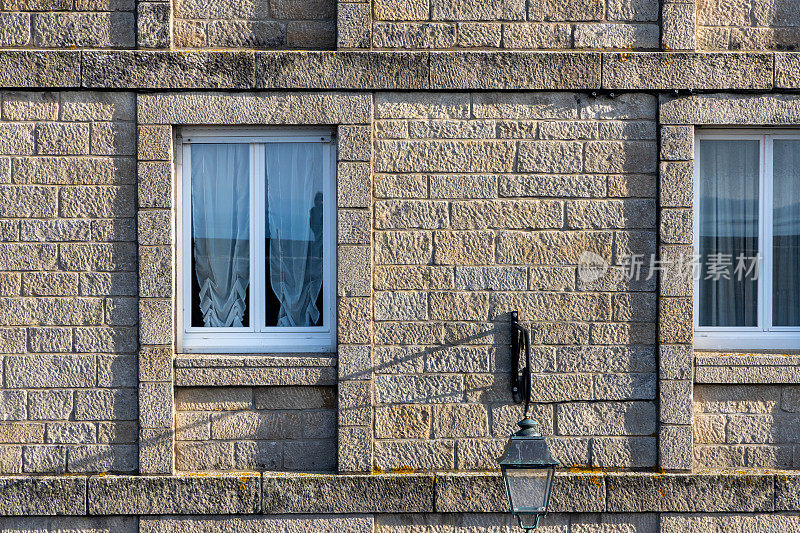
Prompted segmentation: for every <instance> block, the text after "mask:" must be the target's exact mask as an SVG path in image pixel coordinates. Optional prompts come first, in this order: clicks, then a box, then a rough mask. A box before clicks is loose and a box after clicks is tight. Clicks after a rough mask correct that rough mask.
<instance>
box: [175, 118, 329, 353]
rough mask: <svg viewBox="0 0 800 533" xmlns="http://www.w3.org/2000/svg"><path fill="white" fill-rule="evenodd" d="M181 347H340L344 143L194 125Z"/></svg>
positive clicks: (186, 145) (186, 148) (183, 246)
mask: <svg viewBox="0 0 800 533" xmlns="http://www.w3.org/2000/svg"><path fill="white" fill-rule="evenodd" d="M180 147H181V149H182V154H181V156H180V157H179V158H178V159H179V160H180V161H181V162H182V168H181V169H180V172H181V180H180V181H181V192H180V195H179V196H180V198H181V205H180V208H179V213H181V216H180V226H181V228H180V235H181V243H180V258H181V261H180V265H181V269H180V278H181V279H180V283H179V286H180V288H181V289H180V292H181V294H180V299H179V301H180V302H181V303H182V305H180V306H178V310H179V311H178V315H179V316H178V319H179V321H178V323H179V324H180V327H179V328H178V331H179V335H178V337H179V349H181V350H183V351H186V352H243V353H246V352H328V351H332V350H333V349H334V348H335V332H336V329H335V327H334V321H335V316H334V301H335V295H336V293H335V291H334V284H335V270H334V268H335V261H334V257H335V247H334V233H333V224H334V220H335V203H334V201H333V192H332V191H333V178H332V171H331V169H332V168H333V167H334V165H333V157H334V154H333V151H334V150H333V148H332V145H331V138H330V133H325V132H318V131H313V130H297V131H285V130H267V131H243V130H231V129H228V130H211V129H203V130H185V131H184V132H183V138H182V139H181V141H180Z"/></svg>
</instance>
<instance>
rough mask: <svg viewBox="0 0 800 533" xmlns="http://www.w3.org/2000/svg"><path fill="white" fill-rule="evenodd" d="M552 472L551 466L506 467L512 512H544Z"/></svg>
mask: <svg viewBox="0 0 800 533" xmlns="http://www.w3.org/2000/svg"><path fill="white" fill-rule="evenodd" d="M553 472H554V469H553V468H506V472H505V474H506V484H507V486H508V496H509V499H510V500H511V505H512V512H514V513H544V512H546V511H547V501H548V499H549V493H550V486H551V484H552V478H553Z"/></svg>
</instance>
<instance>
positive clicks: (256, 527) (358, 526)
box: [103, 515, 374, 533]
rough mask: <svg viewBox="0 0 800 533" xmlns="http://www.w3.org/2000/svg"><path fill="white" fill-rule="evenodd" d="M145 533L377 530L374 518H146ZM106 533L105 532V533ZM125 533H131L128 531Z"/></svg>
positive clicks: (359, 532)
mask: <svg viewBox="0 0 800 533" xmlns="http://www.w3.org/2000/svg"><path fill="white" fill-rule="evenodd" d="M139 524H140V525H139V528H140V529H139V530H137V531H141V532H142V533H174V532H178V531H205V532H207V533H224V532H225V531H231V530H233V531H238V532H240V533H257V532H265V531H266V532H274V533H277V532H279V531H294V532H297V533H314V532H319V531H326V530H327V531H341V532H342V533H371V532H372V531H373V528H374V519H373V517H372V516H339V515H316V516H308V515H306V516H285V517H284V516H216V517H210V516H199V517H188V516H182V517H173V516H165V517H142V518H141V519H140V521H139ZM115 531H116V530H115ZM103 533H105V532H103ZM124 533H128V532H127V531H126V532H124Z"/></svg>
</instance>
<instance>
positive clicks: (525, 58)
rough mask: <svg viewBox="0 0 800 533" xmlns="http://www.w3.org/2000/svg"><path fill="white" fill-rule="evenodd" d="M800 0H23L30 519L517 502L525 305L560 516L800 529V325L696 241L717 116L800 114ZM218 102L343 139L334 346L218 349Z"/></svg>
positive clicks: (614, 523)
mask: <svg viewBox="0 0 800 533" xmlns="http://www.w3.org/2000/svg"><path fill="white" fill-rule="evenodd" d="M798 5H800V4H798V3H797V2H796V1H794V0H724V1H722V0H696V2H695V1H694V0H570V1H567V0H528V1H527V2H526V1H524V0H337V1H336V2H334V1H333V0H220V1H217V2H210V3H209V2H205V3H203V2H197V1H195V0H146V1H145V0H99V1H95V0H74V1H73V0H0V344H2V346H3V348H2V349H0V363H2V381H0V415H2V421H0V494H2V497H0V499H1V500H2V501H3V502H4V505H3V506H0V529H2V530H3V531H19V532H23V531H109V532H117V531H119V532H125V533H128V532H130V533H133V532H135V531H140V532H148V533H149V532H152V533H155V532H162V531H163V532H167V531H209V532H220V533H222V532H226V531H234V530H235V531H245V532H247V531H275V532H279V531H281V532H282V531H319V530H322V531H337V532H338V531H348V532H359V533H361V532H364V533H367V532H373V531H374V532H380V533H407V532H412V531H432V532H436V533H439V532H442V533H444V532H453V533H455V532H463V533H466V532H473V531H475V532H478V531H487V532H488V531H509V532H510V531H515V530H517V526H516V523H515V522H514V521H513V519H512V518H511V517H510V515H509V514H508V513H507V504H506V502H505V495H504V489H503V486H502V483H501V481H500V478H499V475H498V472H497V466H496V459H497V457H498V456H499V455H500V453H501V452H502V448H503V445H504V442H505V440H506V439H507V438H508V436H509V434H510V433H511V432H512V431H514V425H515V423H516V422H517V421H518V420H519V418H520V417H521V414H522V409H521V407H520V406H518V405H517V404H515V403H514V402H513V400H512V396H511V392H510V388H509V378H510V373H511V370H512V369H511V365H512V362H511V361H512V358H511V351H510V347H509V342H510V316H511V313H512V312H514V311H516V312H518V313H519V317H520V321H521V322H522V324H523V325H524V326H525V327H527V328H528V329H529V330H530V332H531V337H532V359H533V360H532V367H533V368H532V370H533V375H532V382H533V390H532V402H533V413H534V415H535V417H536V418H537V420H538V421H539V422H540V424H541V426H542V430H543V432H544V433H545V434H546V436H547V439H548V443H549V445H550V447H551V450H552V452H553V455H554V456H555V458H556V459H557V460H558V461H559V462H560V463H561V465H562V469H561V470H560V472H559V473H558V474H557V476H556V480H555V487H554V493H553V499H552V510H553V513H552V514H551V515H550V516H549V517H548V518H547V519H546V520H545V521H544V524H543V525H542V526H541V527H542V529H543V530H544V531H552V532H563V533H567V532H572V533H577V532H588V531H607V532H612V531H631V532H636V533H652V532H657V531H658V532H662V533H671V532H684V531H697V532H701V531H743V532H744V531H793V530H796V529H798V528H800V498H799V497H798V487H800V476H798V475H797V473H796V470H797V469H800V388H799V387H800V371H798V365H800V355H799V353H800V352H798V351H797V349H800V345H798V346H791V345H790V344H784V345H783V346H781V347H780V348H770V347H769V346H767V345H766V344H765V345H764V346H763V347H762V346H755V347H751V348H746V349H736V348H735V347H734V348H731V347H730V345H729V347H728V348H726V349H718V348H715V349H709V348H707V345H704V344H702V342H699V337H700V335H698V334H697V333H696V332H695V329H697V328H696V327H695V322H696V321H695V317H696V315H697V309H698V306H697V301H698V294H697V291H698V289H697V284H696V283H695V281H694V280H693V278H692V275H691V274H692V273H691V271H686V270H685V269H678V268H676V267H675V264H676V263H677V261H678V258H682V257H687V256H692V255H693V253H694V250H695V249H696V248H697V247H698V246H699V242H698V237H697V235H699V233H698V231H697V227H696V226H697V222H696V221H697V220H698V216H699V215H698V210H699V207H700V206H699V205H698V204H699V203H698V202H697V200H696V198H697V195H696V194H695V189H696V186H697V183H698V179H697V176H700V175H701V172H702V170H701V166H702V161H701V160H700V159H697V157H696V154H697V153H699V152H697V151H696V148H697V146H698V143H699V141H698V139H699V137H698V135H701V136H702V135H705V133H704V132H708V131H716V132H718V133H719V132H727V133H726V134H751V135H760V136H761V137H762V138H764V139H766V138H767V137H770V136H771V135H774V134H779V135H785V136H787V138H790V137H791V136H792V135H793V134H794V133H795V132H797V133H800V96H798V94H797V92H798V89H800V53H797V52H794V50H795V49H796V47H797V46H798V44H799V43H800V9H798ZM197 131H218V132H224V133H225V134H229V135H234V136H236V135H240V136H241V135H251V136H252V135H259V134H261V133H264V132H267V133H269V134H281V132H291V131H294V132H301V133H302V132H309V131H313V132H314V134H315V135H316V133H317V132H323V133H322V138H323V140H324V139H329V140H330V143H329V144H330V146H331V148H332V152H333V154H334V160H333V161H332V163H331V165H330V167H331V171H330V174H331V176H332V177H333V180H334V181H333V183H334V184H335V187H334V188H333V189H332V194H331V195H330V197H328V198H327V200H329V204H326V205H329V206H330V213H332V214H333V218H334V219H335V220H333V221H332V222H331V227H332V228H333V231H332V232H331V235H332V241H331V245H332V248H331V249H330V250H329V251H330V252H331V255H330V257H329V261H330V264H331V265H332V266H333V268H335V276H334V277H333V278H334V279H332V282H333V283H332V287H331V288H330V289H331V293H330V294H331V295H335V298H334V299H335V302H333V303H332V305H331V309H333V314H334V315H335V326H336V327H335V329H334V331H333V334H334V336H335V342H334V343H333V346H332V347H330V348H329V349H324V350H306V351H301V352H300V353H295V352H292V353H288V352H287V351H285V350H284V351H280V350H278V351H268V350H247V351H242V350H237V348H236V346H234V345H231V346H229V347H224V346H223V347H222V348H220V349H215V350H211V351H209V350H200V351H201V352H204V353H196V352H195V351H192V350H188V349H184V348H185V346H184V343H183V340H182V335H183V333H182V332H183V329H182V328H183V325H182V323H181V321H180V317H181V316H183V314H185V313H187V312H188V311H187V309H186V308H185V307H184V306H185V304H184V302H185V299H183V296H182V295H183V292H184V291H185V288H184V287H185V285H182V283H183V281H184V280H185V279H186V272H185V271H184V270H185V264H186V262H185V260H186V253H185V251H184V250H185V248H184V246H185V240H186V237H185V233H183V222H182V220H183V219H182V217H183V216H184V215H183V210H184V209H185V208H186V205H185V202H184V200H183V199H182V198H183V196H182V194H185V192H184V191H183V188H184V183H185V182H184V181H182V180H183V179H184V176H183V173H184V172H185V168H184V167H185V162H184V159H183V157H184V151H185V150H186V148H185V145H186V139H187V138H188V136H190V135H192V133H191V132H197ZM754 132H758V133H754ZM762 142H767V141H762ZM333 204H335V206H334V205H333ZM333 257H335V261H333V260H332V258H333ZM587 257H588V258H589V259H590V260H591V261H594V262H595V263H593V264H594V265H597V264H600V265H601V266H602V271H601V272H600V273H599V275H594V274H593V273H595V272H596V271H595V270H590V271H589V273H590V274H593V275H586V274H587V271H586V260H587ZM632 257H642V258H646V260H645V261H644V262H643V263H642V264H641V265H640V272H639V273H638V274H639V275H637V276H631V275H630V272H631V271H630V269H631V258H632ZM598 261H599V263H598ZM334 304H335V305H334ZM704 346H706V347H704ZM205 352H208V353H205Z"/></svg>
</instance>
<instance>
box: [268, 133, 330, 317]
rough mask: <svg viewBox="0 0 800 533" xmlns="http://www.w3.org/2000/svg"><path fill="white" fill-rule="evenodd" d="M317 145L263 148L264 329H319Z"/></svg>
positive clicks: (319, 161)
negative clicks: (264, 157) (264, 194)
mask: <svg viewBox="0 0 800 533" xmlns="http://www.w3.org/2000/svg"><path fill="white" fill-rule="evenodd" d="M322 156H323V146H322V144H321V143H270V144H267V145H266V159H265V170H266V174H267V175H266V180H265V181H266V188H267V191H266V211H267V212H266V217H267V227H266V247H265V250H267V257H266V261H265V264H266V271H267V288H266V290H267V295H266V325H267V326H277V327H308V326H321V325H323V312H322V309H323V301H322V294H323V291H322V271H323V266H322V260H323V258H322V228H323V224H322V217H323V209H322V205H323V204H322V200H323V198H322V196H323V194H322V169H323V164H322V163H323V161H322Z"/></svg>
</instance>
